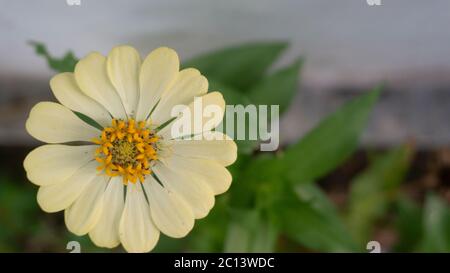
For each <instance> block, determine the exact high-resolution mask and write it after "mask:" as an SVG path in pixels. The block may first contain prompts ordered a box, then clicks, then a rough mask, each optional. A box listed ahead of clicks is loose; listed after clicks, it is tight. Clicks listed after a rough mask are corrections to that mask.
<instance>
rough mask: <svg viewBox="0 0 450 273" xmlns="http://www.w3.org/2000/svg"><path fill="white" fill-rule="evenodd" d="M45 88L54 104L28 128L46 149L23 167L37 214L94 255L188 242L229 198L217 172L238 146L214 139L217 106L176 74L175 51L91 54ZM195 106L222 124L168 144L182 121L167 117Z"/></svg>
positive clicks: (212, 95) (226, 176) (198, 81)
mask: <svg viewBox="0 0 450 273" xmlns="http://www.w3.org/2000/svg"><path fill="white" fill-rule="evenodd" d="M50 86H51V89H52V91H53V93H54V95H55V97H56V98H57V100H58V101H59V102H60V104H59V103H54V102H40V103H38V104H37V105H35V106H34V107H33V109H32V110H31V112H30V115H29V118H28V120H27V122H26V129H27V131H28V132H29V133H30V134H31V135H32V136H33V137H35V138H36V139H38V140H41V141H43V142H46V143H50V144H46V145H43V146H40V147H38V148H36V149H35V150H33V151H32V152H30V153H29V154H28V156H27V157H26V159H25V161H24V167H25V170H26V172H27V177H28V179H29V180H30V181H31V182H33V183H34V184H36V185H38V186H40V188H39V191H38V195H37V200H38V203H39V205H40V207H41V208H42V209H43V210H44V211H46V212H57V211H62V210H64V211H65V212H64V214H65V215H64V216H65V222H66V226H67V228H68V229H69V230H70V231H71V232H73V233H75V234H77V235H84V234H89V236H90V238H91V240H92V241H93V242H94V243H95V244H96V245H98V246H101V247H107V248H113V247H116V246H118V245H119V244H120V243H122V245H123V246H124V248H125V249H126V250H127V251H128V252H148V251H150V250H151V249H153V247H154V246H155V245H156V243H157V241H158V238H159V235H160V232H162V233H164V234H166V235H167V236H170V237H174V238H179V237H184V236H185V235H186V234H188V233H189V231H190V230H191V229H192V228H193V226H194V220H195V219H199V218H203V217H205V216H206V215H207V214H208V212H209V211H210V210H211V208H212V207H213V205H214V196H215V195H217V194H221V193H223V192H225V191H226V190H227V189H228V188H229V186H230V184H231V175H230V173H229V172H228V170H227V169H226V168H225V167H226V166H228V165H230V164H232V163H233V162H234V161H235V160H236V153H237V148H236V144H235V143H234V142H233V141H232V140H231V139H230V138H228V137H227V136H226V135H224V134H222V133H220V132H217V131H214V128H215V127H217V126H218V125H219V123H220V120H221V119H222V117H223V112H224V107H225V102H224V100H223V97H222V95H221V94H220V93H219V92H209V93H208V92H207V91H208V81H207V80H206V78H205V77H204V76H202V75H201V74H200V72H199V71H198V70H196V69H193V68H187V69H183V70H181V71H180V70H179V59H178V56H177V54H176V52H175V51H174V50H172V49H169V48H165V47H162V48H158V49H156V50H154V51H152V52H151V53H150V54H149V55H148V56H147V57H146V58H145V59H144V60H143V61H141V57H140V55H139V53H138V52H137V51H136V50H135V49H134V48H132V47H129V46H119V47H115V48H114V49H113V50H112V51H111V52H110V53H109V54H108V56H107V57H104V56H102V55H101V54H99V53H95V52H94V53H91V54H89V55H87V56H86V57H85V58H83V59H81V60H80V61H79V62H78V63H77V65H76V66H75V71H74V73H61V74H58V75H56V76H54V77H53V78H52V79H51V81H50ZM195 97H200V98H202V99H203V106H202V107H208V106H211V105H214V106H216V107H219V109H221V113H220V114H221V118H220V119H217V118H214V117H203V118H202V119H203V121H206V122H207V123H208V124H209V126H205V127H202V128H195V129H194V130H192V134H193V135H197V136H201V137H200V138H194V139H193V140H184V139H183V138H181V139H179V138H175V137H173V136H172V134H171V127H172V125H173V124H174V123H175V122H176V121H177V120H178V119H180V118H181V116H176V117H172V115H171V111H172V108H173V107H174V106H177V105H186V108H187V109H190V108H192V107H193V103H194V98H195ZM78 113H81V114H83V115H85V116H88V117H89V118H91V119H93V120H94V121H95V122H97V123H98V125H99V126H97V127H95V126H92V125H90V124H88V123H86V122H84V121H83V120H82V119H80V118H79V116H80V115H79V114H78ZM202 136H206V137H205V138H203V137H202Z"/></svg>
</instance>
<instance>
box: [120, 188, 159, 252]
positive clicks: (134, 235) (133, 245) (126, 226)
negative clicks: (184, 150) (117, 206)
mask: <svg viewBox="0 0 450 273" xmlns="http://www.w3.org/2000/svg"><path fill="white" fill-rule="evenodd" d="M119 237H120V241H121V242H122V245H123V247H124V248H125V249H126V250H127V251H128V252H148V251H150V250H152V249H153V248H154V247H155V245H156V243H157V242H158V239H159V230H158V229H157V228H156V227H155V225H154V224H153V221H152V219H151V217H150V209H149V206H148V203H147V201H146V200H145V196H144V192H143V190H142V187H141V185H140V184H139V183H137V184H134V183H128V186H127V196H126V200H125V208H124V210H123V213H122V217H121V219H120V223H119Z"/></svg>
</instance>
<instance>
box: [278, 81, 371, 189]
mask: <svg viewBox="0 0 450 273" xmlns="http://www.w3.org/2000/svg"><path fill="white" fill-rule="evenodd" d="M379 93H380V90H379V88H376V89H375V90H373V91H371V92H367V93H366V94H363V95H361V96H359V97H357V98H356V99H353V100H352V101H350V102H348V103H346V104H345V105H344V106H343V107H341V108H340V109H338V110H337V111H336V112H335V113H333V114H332V115H330V116H328V117H327V118H325V119H324V120H322V121H321V122H320V124H319V125H318V126H317V127H316V128H314V129H313V130H312V131H310V132H309V133H308V134H306V136H305V137H303V138H302V139H301V140H300V141H299V142H298V143H296V144H294V145H292V146H290V147H288V148H287V149H286V152H285V155H284V158H283V159H282V161H283V163H282V164H283V166H284V168H285V169H284V174H285V176H286V177H287V178H288V179H289V180H290V181H291V182H293V183H296V184H298V183H308V182H312V181H314V180H316V179H317V178H320V177H322V176H323V175H325V174H327V173H328V172H330V171H332V170H333V169H335V168H336V167H337V166H339V165H340V164H341V163H342V162H344V160H346V159H347V158H348V157H349V156H350V155H351V154H352V153H353V152H354V150H355V149H356V148H357V145H358V139H359V136H360V134H361V132H362V131H363V129H364V128H365V126H366V123H367V120H368V118H369V114H370V112H371V110H372V108H373V106H374V104H375V102H376V101H377V99H378V96H379Z"/></svg>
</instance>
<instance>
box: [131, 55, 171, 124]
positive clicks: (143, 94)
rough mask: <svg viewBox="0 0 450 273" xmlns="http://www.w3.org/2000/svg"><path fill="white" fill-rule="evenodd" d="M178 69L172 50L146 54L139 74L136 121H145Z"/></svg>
mask: <svg viewBox="0 0 450 273" xmlns="http://www.w3.org/2000/svg"><path fill="white" fill-rule="evenodd" d="M179 69H180V61H179V59H178V55H177V53H176V52H175V51H174V50H173V49H170V48H167V47H160V48H157V49H155V50H153V51H152V52H150V54H148V56H147V57H146V58H145V60H144V62H143V63H142V66H141V71H140V74H139V86H140V88H139V90H140V91H139V92H140V93H139V96H140V97H139V103H138V108H137V114H136V119H137V120H145V119H147V117H148V115H149V114H150V111H151V110H152V109H153V107H154V106H155V105H156V103H157V102H158V101H159V99H160V97H161V94H162V93H163V92H164V91H165V90H167V89H168V88H169V87H170V86H171V85H172V84H173V82H174V81H175V79H176V77H177V74H178V70H179Z"/></svg>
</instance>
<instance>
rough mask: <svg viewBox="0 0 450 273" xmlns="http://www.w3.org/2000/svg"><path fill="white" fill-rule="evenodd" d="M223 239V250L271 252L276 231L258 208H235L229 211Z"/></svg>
mask: <svg viewBox="0 0 450 273" xmlns="http://www.w3.org/2000/svg"><path fill="white" fill-rule="evenodd" d="M231 215H232V219H231V220H230V223H229V224H228V231H227V237H226V240H225V249H224V251H225V252H252V253H253V252H255V253H260V252H273V251H274V250H275V244H276V240H277V238H278V231H277V228H276V227H275V225H274V224H273V223H272V222H271V221H270V220H269V219H268V218H267V217H264V215H263V214H262V213H261V211H259V210H255V209H250V210H237V209H234V210H233V211H232V213H231Z"/></svg>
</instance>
